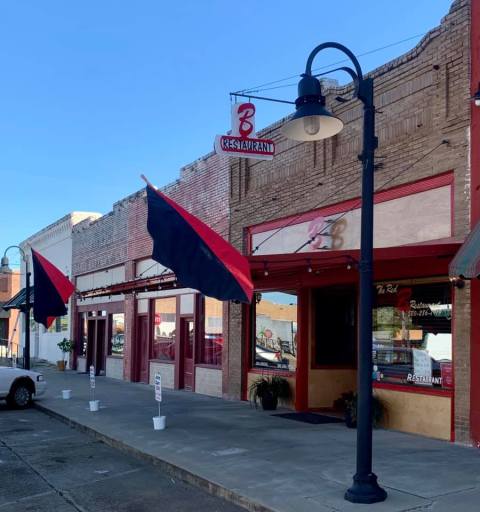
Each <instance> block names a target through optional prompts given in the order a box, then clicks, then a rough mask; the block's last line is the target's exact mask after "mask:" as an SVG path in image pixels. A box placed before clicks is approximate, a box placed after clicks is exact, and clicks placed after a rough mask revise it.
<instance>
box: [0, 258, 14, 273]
mask: <svg viewBox="0 0 480 512" xmlns="http://www.w3.org/2000/svg"><path fill="white" fill-rule="evenodd" d="M11 272H12V269H11V268H10V266H9V261H8V258H7V256H4V257H3V258H2V263H1V265H0V274H10V273H11Z"/></svg>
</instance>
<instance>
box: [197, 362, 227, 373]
mask: <svg viewBox="0 0 480 512" xmlns="http://www.w3.org/2000/svg"><path fill="white" fill-rule="evenodd" d="M195 368H207V369H209V370H219V371H221V370H222V365H221V364H220V365H216V364H207V363H195Z"/></svg>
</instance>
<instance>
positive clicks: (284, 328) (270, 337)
mask: <svg viewBox="0 0 480 512" xmlns="http://www.w3.org/2000/svg"><path fill="white" fill-rule="evenodd" d="M255 302H256V304H255V350H254V360H253V362H254V365H255V366H256V367H261V368H271V369H276V370H288V371H295V369H296V367H297V295H296V294H295V293H293V292H262V293H258V292H257V293H256V294H255Z"/></svg>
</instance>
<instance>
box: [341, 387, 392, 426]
mask: <svg viewBox="0 0 480 512" xmlns="http://www.w3.org/2000/svg"><path fill="white" fill-rule="evenodd" d="M357 401H358V398H357V393H354V392H353V391H349V392H348V393H343V394H342V396H341V397H340V398H339V399H338V400H336V401H335V405H336V406H337V407H339V408H343V411H344V414H345V424H346V425H347V427H348V428H356V427H357ZM384 413H385V407H384V405H383V403H382V402H381V401H380V399H379V398H378V397H376V396H375V395H373V396H372V423H373V426H374V427H375V428H376V427H378V425H379V424H380V423H381V421H382V419H383V416H384Z"/></svg>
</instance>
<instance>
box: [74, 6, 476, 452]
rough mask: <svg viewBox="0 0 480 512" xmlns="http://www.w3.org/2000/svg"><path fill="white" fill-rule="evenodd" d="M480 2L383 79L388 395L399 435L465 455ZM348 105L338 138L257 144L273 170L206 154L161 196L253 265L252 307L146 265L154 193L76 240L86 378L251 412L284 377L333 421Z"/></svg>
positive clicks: (390, 67)
mask: <svg viewBox="0 0 480 512" xmlns="http://www.w3.org/2000/svg"><path fill="white" fill-rule="evenodd" d="M479 4H480V1H479V0H456V1H454V2H453V3H452V6H451V9H450V11H449V13H448V14H447V15H446V16H445V17H444V19H443V20H442V22H441V24H440V25H439V26H438V27H436V28H434V29H433V30H431V31H430V32H429V33H428V34H427V35H426V36H425V37H424V38H423V39H422V40H421V41H420V43H419V44H418V45H417V46H416V47H415V48H414V49H412V50H411V51H410V52H408V53H406V54H404V55H402V56H401V57H399V58H397V59H395V60H393V61H391V62H389V63H387V64H385V65H383V66H381V67H379V68H378V69H376V70H374V71H373V72H371V73H370V74H369V75H370V76H371V77H373V78H374V83H375V105H376V107H377V109H378V113H377V116H376V123H377V127H376V134H377V136H378V139H379V147H378V150H377V152H376V158H377V160H376V162H377V169H376V175H375V182H376V196H375V260H376V262H375V281H376V282H375V296H376V301H375V313H374V333H373V339H372V350H373V352H374V360H375V367H374V373H373V377H374V379H375V382H374V387H375V392H376V394H377V395H378V396H379V397H380V398H381V399H382V401H383V402H384V403H385V404H386V407H387V415H386V417H385V425H386V426H387V427H391V428H395V429H399V430H404V431H408V432H415V433H420V434H424V435H428V436H432V437H438V438H442V439H451V440H456V441H458V442H466V443H469V442H471V441H472V440H473V441H474V442H476V441H480V400H479V397H478V393H480V391H478V390H480V381H478V379H479V377H478V376H477V375H480V372H478V371H476V369H477V366H478V364H480V363H478V361H480V358H478V351H479V350H480V348H479V347H480V337H479V336H480V335H479V334H478V333H480V326H479V325H477V323H478V322H479V321H480V320H478V319H479V318H480V315H479V314H478V308H479V304H480V298H479V297H480V285H478V283H477V282H472V283H470V282H467V283H465V286H464V287H456V286H452V284H451V281H450V280H449V277H448V268H449V264H450V262H451V260H452V258H453V257H454V255H455V253H456V252H457V251H458V249H459V247H460V246H461V244H462V243H463V241H464V240H465V237H466V236H467V234H468V233H469V232H470V229H471V228H472V227H473V226H474V225H475V224H476V222H477V221H478V220H479V216H480V213H479V212H480V196H479V194H480V185H479V182H480V167H479V165H480V164H479V162H480V153H479V151H480V150H479V149H478V148H479V147H480V144H479V142H478V141H479V138H480V109H479V108H477V109H476V110H475V107H474V105H473V103H472V102H471V100H470V98H471V96H472V94H473V92H475V90H476V87H477V84H478V82H480V68H479V58H478V56H479V51H480V50H479V49H480V34H479V26H478V25H479V22H478V20H480V6H479ZM472 20H477V21H476V23H472ZM305 57H306V56H305ZM300 58H301V56H300ZM300 64H301V62H300ZM351 92H352V87H351V85H349V86H345V87H343V88H340V89H336V90H333V89H332V90H330V91H329V92H328V94H327V103H328V107H329V109H330V110H331V111H333V113H334V114H335V115H336V116H338V117H340V118H341V119H342V120H343V122H344V123H345V126H344V129H343V130H342V131H341V132H340V133H339V134H338V135H336V136H335V137H333V138H331V139H327V140H323V141H320V142H314V143H297V142H293V141H290V140H286V139H285V138H284V137H283V136H282V135H281V133H280V128H281V126H282V124H283V123H284V121H285V120H281V121H279V122H277V123H275V124H274V125H272V126H270V127H268V128H266V129H265V130H263V131H262V132H261V134H260V135H261V136H265V137H268V138H271V139H273V140H274V141H275V143H276V147H277V153H276V156H275V158H274V160H273V161H270V162H265V161H255V160H247V159H235V158H232V159H228V158H227V157H221V156H219V155H214V154H209V155H207V156H205V157H203V158H201V159H199V160H197V161H196V162H194V163H193V164H192V165H189V166H187V167H185V168H184V169H182V172H181V176H180V178H179V180H177V181H176V182H175V183H174V184H171V185H169V186H167V187H166V188H165V189H164V190H165V192H166V193H167V195H169V196H170V197H172V198H173V199H174V200H176V201H178V202H179V203H180V204H181V205H182V206H184V207H185V208H186V209H187V210H189V211H190V212H192V213H193V214H195V215H197V216H199V217H200V218H201V219H202V220H204V221H205V222H206V223H207V224H209V225H210V226H212V227H213V228H214V229H215V230H216V231H217V232H219V233H220V234H222V235H223V236H225V237H226V238H229V240H230V241H231V242H232V243H233V244H234V245H235V246H236V247H238V248H239V249H240V250H241V251H243V253H244V254H245V255H247V256H248V257H249V260H250V262H251V268H252V275H253V278H254V284H255V288H256V295H255V301H254V304H253V305H252V306H242V305H238V304H233V303H224V304H223V305H222V304H220V303H217V302H216V301H212V300H210V299H205V298H204V297H202V296H200V295H199V294H198V293H196V292H195V291H194V290H186V289H182V288H181V284H180V283H177V282H176V280H175V276H172V275H171V274H169V273H168V272H167V271H166V270H165V269H163V268H162V267H161V266H160V265H158V264H156V263H155V262H153V261H152V260H151V259H150V254H151V240H150V237H149V236H148V233H147V231H146V203H145V193H144V191H143V190H141V191H139V192H137V193H135V194H132V195H131V196H129V197H126V198H124V199H122V200H121V201H118V202H117V203H115V204H114V206H113V210H112V211H111V212H110V213H108V214H107V215H105V216H103V217H101V218H99V219H97V220H94V221H93V222H91V221H85V222H83V223H80V224H78V225H77V226H76V228H75V229H74V233H73V262H72V268H73V275H74V277H75V280H76V285H77V288H78V289H79V290H80V291H82V292H83V293H82V294H83V298H82V299H77V301H76V304H75V324H74V326H73V330H72V336H73V337H74V339H76V340H77V350H76V354H75V357H76V364H77V368H78V369H79V370H83V371H85V370H86V368H87V367H88V366H89V365H90V364H94V365H95V367H96V370H97V372H98V373H105V374H106V375H108V376H112V377H117V378H123V379H126V380H131V381H141V382H152V378H153V375H154V373H155V372H160V373H161V374H162V379H163V384H164V385H165V386H166V387H171V388H185V389H190V390H194V391H196V392H200V393H205V394H210V395H213V396H223V397H225V398H230V399H246V398H247V391H248V386H249V383H251V382H252V380H253V379H255V378H257V377H258V375H262V374H273V375H283V376H285V377H286V378H287V379H288V380H289V382H290V384H291V387H292V389H293V399H292V402H291V403H290V404H288V405H289V406H290V407H292V408H295V409H297V410H308V409H310V410H318V409H320V410H322V409H329V408H331V407H332V406H333V403H334V401H335V400H336V399H337V398H338V397H339V395H340V394H341V393H343V392H347V391H350V390H353V389H354V388H355V386H356V336H357V333H356V330H357V329H356V327H357V306H358V304H357V302H358V301H357V295H358V270H357V265H358V248H359V233H360V227H359V226H360V224H359V213H360V202H359V196H360V192H361V191H360V183H361V180H360V172H361V166H360V163H359V161H358V158H357V155H358V154H359V153H360V152H361V143H362V108H361V105H360V104H359V103H358V102H356V101H348V102H346V103H338V102H337V101H336V100H335V98H336V96H338V95H341V96H344V97H349V96H350V95H351ZM475 141H476V142H475ZM153 181H158V179H157V180H156V179H155V177H153ZM319 232H321V236H320V235H318V233H319ZM475 312H477V313H475Z"/></svg>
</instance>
